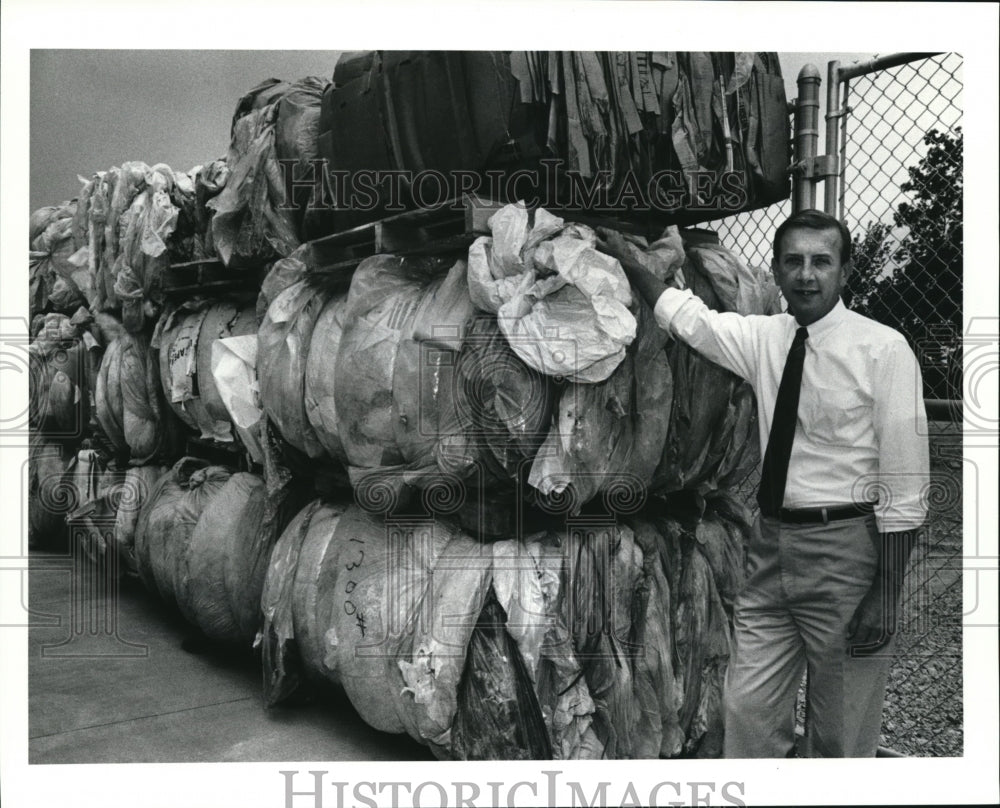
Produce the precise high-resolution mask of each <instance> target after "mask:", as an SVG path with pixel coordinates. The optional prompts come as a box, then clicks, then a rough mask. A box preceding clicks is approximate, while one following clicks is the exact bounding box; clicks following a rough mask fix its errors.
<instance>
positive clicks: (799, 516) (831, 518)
mask: <svg viewBox="0 0 1000 808" xmlns="http://www.w3.org/2000/svg"><path fill="white" fill-rule="evenodd" d="M873 513H875V507H874V506H873V505H836V506H831V507H829V508H782V509H781V510H780V511H778V513H776V514H774V513H764V516H767V517H770V518H771V519H778V520H779V521H781V522H787V523H788V524H792V525H809V524H821V525H825V524H826V523H827V522H836V521H837V520H838V519H856V518H858V517H859V516H868V515H870V514H873Z"/></svg>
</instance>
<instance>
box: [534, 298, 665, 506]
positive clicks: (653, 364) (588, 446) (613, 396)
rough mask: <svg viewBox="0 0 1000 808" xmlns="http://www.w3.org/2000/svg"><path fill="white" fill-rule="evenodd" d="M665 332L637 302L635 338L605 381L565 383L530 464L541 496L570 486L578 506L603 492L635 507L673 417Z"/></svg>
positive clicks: (640, 498) (658, 457)
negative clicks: (555, 415)
mask: <svg viewBox="0 0 1000 808" xmlns="http://www.w3.org/2000/svg"><path fill="white" fill-rule="evenodd" d="M665 342H666V334H665V333H664V332H663V331H662V329H660V328H659V327H657V325H656V323H655V321H654V319H653V315H652V311H651V310H650V309H649V307H648V306H646V305H645V304H642V305H641V307H640V311H639V331H638V337H637V339H636V340H635V342H633V343H632V345H630V346H629V349H628V352H627V354H626V357H625V360H624V361H623V362H622V363H621V364H620V365H619V366H618V367H617V368H616V369H615V371H614V373H612V374H611V376H610V377H609V378H608V379H607V380H606V381H603V382H597V383H595V384H570V385H567V386H566V387H565V388H564V389H563V392H562V395H561V397H560V400H559V406H558V419H557V421H556V422H555V423H554V424H553V427H552V429H551V430H550V432H549V435H548V437H547V439H546V442H545V444H544V445H543V447H542V449H541V450H540V451H539V453H538V456H537V457H536V459H535V462H534V463H533V464H532V467H531V472H530V474H529V476H528V482H529V484H530V485H532V486H533V487H535V488H536V489H538V490H539V491H540V492H541V493H542V494H543V495H546V496H548V495H551V494H562V493H563V492H564V491H565V489H566V488H567V487H570V486H572V488H573V493H572V496H573V501H574V502H575V503H577V504H578V505H582V504H583V503H585V502H587V501H589V500H590V499H592V498H593V497H594V496H595V495H596V494H597V493H599V492H604V493H605V495H606V496H610V497H612V498H613V499H614V501H615V503H616V507H618V508H627V507H638V506H639V505H641V502H642V500H643V499H644V497H645V495H646V490H647V488H648V487H649V486H650V484H651V482H652V477H653V472H654V471H655V469H656V466H657V464H658V462H659V460H660V457H661V455H662V453H663V445H664V443H665V441H666V437H667V430H668V427H669V423H670V411H671V399H672V397H673V385H672V382H673V378H672V374H671V370H670V365H669V363H668V361H667V357H666V354H665V353H664V351H663V346H664V343H665Z"/></svg>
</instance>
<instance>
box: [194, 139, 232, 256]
mask: <svg viewBox="0 0 1000 808" xmlns="http://www.w3.org/2000/svg"><path fill="white" fill-rule="evenodd" d="M193 173H194V175H195V177H194V180H195V205H194V229H195V235H196V239H197V242H198V245H199V246H198V247H196V249H197V250H198V252H199V253H200V254H201V255H202V256H204V257H206V258H211V257H214V256H215V254H216V251H215V243H214V242H213V240H212V217H213V216H214V215H215V211H213V210H212V209H211V208H209V207H208V202H209V200H211V199H213V198H214V197H216V196H218V194H219V193H220V192H221V191H222V189H223V188H225V187H226V183H227V182H228V181H229V167H228V166H227V165H226V161H225V160H224V159H223V160H213V161H212V162H211V163H208V164H206V165H204V166H200V167H199V168H198V169H197V170H196V171H193Z"/></svg>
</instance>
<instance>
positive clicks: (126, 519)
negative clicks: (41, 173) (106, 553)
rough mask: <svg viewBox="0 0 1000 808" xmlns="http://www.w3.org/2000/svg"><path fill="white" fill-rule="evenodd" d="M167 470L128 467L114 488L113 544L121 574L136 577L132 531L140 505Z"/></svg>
mask: <svg viewBox="0 0 1000 808" xmlns="http://www.w3.org/2000/svg"><path fill="white" fill-rule="evenodd" d="M168 471H170V469H169V468H167V467H166V466H159V465H149V466H137V467H135V468H130V469H129V470H128V471H126V472H125V479H124V480H123V481H122V483H121V485H120V487H117V488H116V492H115V494H114V501H115V502H116V503H117V510H116V511H115V527H114V533H113V536H114V545H115V548H116V549H117V552H118V560H119V565H120V567H121V569H122V571H123V573H124V574H126V575H130V576H135V577H137V576H138V574H139V564H138V561H137V560H136V555H135V532H136V526H137V525H138V522H139V514H140V512H141V511H142V507H143V505H144V504H145V503H146V502H148V501H149V498H150V496H151V495H152V493H153V489H154V488H155V486H156V483H157V482H158V481H159V480H160V479H161V478H162V477H163V475H164V474H166V473H167V472H168Z"/></svg>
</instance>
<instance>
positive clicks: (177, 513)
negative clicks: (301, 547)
mask: <svg viewBox="0 0 1000 808" xmlns="http://www.w3.org/2000/svg"><path fill="white" fill-rule="evenodd" d="M231 476H232V471H231V470H230V469H228V468H225V467H224V466H212V465H209V463H208V462H207V461H205V460H201V459H198V458H193V457H182V458H181V459H180V460H178V461H177V462H176V463H175V464H174V465H173V467H172V468H171V470H170V471H169V472H167V473H166V474H165V475H164V476H163V477H162V478H160V480H159V481H158V482H157V483H156V486H155V487H154V489H153V491H152V493H151V494H150V497H149V500H148V501H147V502H146V503H145V505H143V508H142V511H141V512H140V514H139V522H138V524H137V526H136V532H135V556H136V562H137V566H138V571H139V578H140V579H141V580H142V582H143V584H144V585H145V587H146V588H147V589H148V590H149V591H150V592H155V593H159V595H160V597H161V598H162V599H163V600H164V601H165V602H166V603H167V604H169V605H170V606H171V607H174V608H176V607H177V606H178V596H179V595H180V593H181V591H182V590H181V587H182V586H183V576H184V567H183V565H184V556H185V553H186V552H187V547H188V544H189V542H190V541H191V534H192V533H193V532H194V528H195V525H197V524H198V520H199V518H201V515H202V512H203V511H204V510H205V509H206V508H208V507H210V506H212V503H213V501H214V499H215V497H216V496H217V495H218V494H219V492H220V491H221V490H222V489H223V487H224V486H225V484H226V482H227V481H228V480H229V478H230V477H231Z"/></svg>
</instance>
